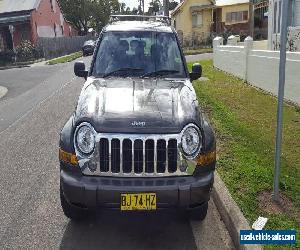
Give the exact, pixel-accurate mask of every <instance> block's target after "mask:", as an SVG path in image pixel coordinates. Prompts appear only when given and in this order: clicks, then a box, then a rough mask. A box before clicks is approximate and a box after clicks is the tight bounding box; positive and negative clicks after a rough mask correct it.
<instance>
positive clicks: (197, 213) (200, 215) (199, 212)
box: [188, 202, 208, 221]
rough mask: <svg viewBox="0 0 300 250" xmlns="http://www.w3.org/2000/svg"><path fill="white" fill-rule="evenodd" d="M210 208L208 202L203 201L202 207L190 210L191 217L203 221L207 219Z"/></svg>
mask: <svg viewBox="0 0 300 250" xmlns="http://www.w3.org/2000/svg"><path fill="white" fill-rule="evenodd" d="M207 210H208V202H205V203H203V204H202V205H201V206H200V207H197V208H193V209H190V210H188V213H189V218H190V219H191V220H195V221H202V220H204V219H205V217H206V215H207Z"/></svg>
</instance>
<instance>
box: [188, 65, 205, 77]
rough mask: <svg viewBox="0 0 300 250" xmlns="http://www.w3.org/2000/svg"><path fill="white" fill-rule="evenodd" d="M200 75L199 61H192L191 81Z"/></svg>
mask: <svg viewBox="0 0 300 250" xmlns="http://www.w3.org/2000/svg"><path fill="white" fill-rule="evenodd" d="M201 76H202V66H201V65H200V64H199V63H194V64H193V67H192V72H191V73H190V78H191V81H195V80H198V79H199V78H200V77H201Z"/></svg>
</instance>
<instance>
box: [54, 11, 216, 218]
mask: <svg viewBox="0 0 300 250" xmlns="http://www.w3.org/2000/svg"><path fill="white" fill-rule="evenodd" d="M74 71H75V74H76V75H77V76H79V77H83V78H85V80H86V82H85V84H84V86H83V88H82V91H81V94H80V97H79V100H78V104H77V108H76V111H75V112H74V113H73V114H72V116H71V117H70V119H69V120H68V122H67V123H66V124H65V126H64V128H63V129H62V131H61V134H60V144H59V145H60V148H59V160H60V197H61V205H62V208H63V211H64V213H65V215H66V216H67V217H69V218H71V219H81V218H83V217H84V216H86V215H87V214H88V212H89V211H92V210H96V209H104V208H111V209H118V210H120V211H134V210H145V211H149V212H150V211H153V210H158V209H164V208H181V209H185V210H187V211H188V212H189V214H190V215H191V216H192V217H193V218H195V219H200V220H201V219H204V218H205V216H206V213H207V208H208V201H209V198H210V192H211V189H212V186H213V180H214V170H215V164H216V143H215V136H214V132H213V130H212V128H211V127H210V125H209V124H208V122H207V121H206V120H205V119H204V117H203V116H202V114H201V110H200V107H199V104H198V101H197V97H196V94H195V90H194V88H193V85H192V81H194V80H196V79H198V78H199V77H200V76H201V73H202V68H201V66H200V65H199V64H194V65H193V67H192V72H191V73H189V72H188V68H187V64H186V62H185V57H184V55H183V53H182V50H181V48H180V44H179V40H178V37H177V34H176V31H175V30H174V29H173V28H172V27H171V26H170V24H169V19H168V18H165V17H143V16H136V17H133V16H113V17H112V19H111V21H110V23H109V25H107V26H106V27H105V28H104V29H103V30H102V33H101V34H100V37H99V41H98V43H97V47H96V48H95V53H94V56H93V60H92V63H91V67H90V70H89V71H87V70H86V68H85V65H84V63H83V62H76V63H75V66H74Z"/></svg>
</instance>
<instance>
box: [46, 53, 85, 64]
mask: <svg viewBox="0 0 300 250" xmlns="http://www.w3.org/2000/svg"><path fill="white" fill-rule="evenodd" d="M79 57H82V51H79V52H75V53H73V54H70V55H66V56H62V57H58V58H54V59H52V60H50V61H48V62H47V64H48V65H54V64H58V63H66V62H71V61H74V60H76V59H77V58H79Z"/></svg>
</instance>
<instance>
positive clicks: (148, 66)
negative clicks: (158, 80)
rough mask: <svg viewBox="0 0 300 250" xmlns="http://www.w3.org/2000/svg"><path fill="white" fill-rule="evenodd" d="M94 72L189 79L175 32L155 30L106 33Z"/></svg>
mask: <svg viewBox="0 0 300 250" xmlns="http://www.w3.org/2000/svg"><path fill="white" fill-rule="evenodd" d="M92 75H93V76H95V77H108V76H121V77H168V78H186V72H185V67H184V63H183V61H182V57H181V53H180V50H179V47H178V44H177V40H176V37H175V34H173V33H163V32H153V31H152V32H150V31H148V32H147V31H146V32H141V31H132V32H128V31H126V32H121V31H120V32H116V31H114V32H106V33H104V34H103V37H102V40H101V43H100V47H99V49H98V52H97V56H96V59H95V63H94V67H93V71H92Z"/></svg>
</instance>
